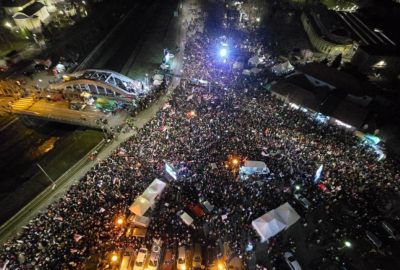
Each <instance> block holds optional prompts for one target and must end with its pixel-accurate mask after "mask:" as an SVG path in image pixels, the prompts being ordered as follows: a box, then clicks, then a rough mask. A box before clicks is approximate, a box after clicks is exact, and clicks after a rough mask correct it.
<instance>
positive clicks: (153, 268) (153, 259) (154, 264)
mask: <svg viewBox="0 0 400 270" xmlns="http://www.w3.org/2000/svg"><path fill="white" fill-rule="evenodd" d="M161 248H162V241H161V238H160V239H153V246H152V247H151V254H150V260H149V266H148V269H149V270H157V269H158V267H159V264H160V259H161Z"/></svg>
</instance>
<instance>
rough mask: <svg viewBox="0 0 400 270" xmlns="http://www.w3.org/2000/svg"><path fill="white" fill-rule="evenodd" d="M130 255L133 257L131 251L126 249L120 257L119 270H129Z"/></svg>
mask: <svg viewBox="0 0 400 270" xmlns="http://www.w3.org/2000/svg"><path fill="white" fill-rule="evenodd" d="M132 255H133V253H132V250H130V249H126V250H125V251H124V254H123V255H122V261H121V265H120V267H119V270H130V269H131V267H130V264H131V261H132V257H133V256H132Z"/></svg>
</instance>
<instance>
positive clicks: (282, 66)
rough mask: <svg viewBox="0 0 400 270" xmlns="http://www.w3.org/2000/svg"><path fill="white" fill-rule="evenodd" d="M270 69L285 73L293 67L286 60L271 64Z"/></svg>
mask: <svg viewBox="0 0 400 270" xmlns="http://www.w3.org/2000/svg"><path fill="white" fill-rule="evenodd" d="M272 70H273V71H275V72H276V73H285V72H288V71H292V70H294V67H293V66H292V65H291V64H290V62H289V61H286V62H285V63H281V64H278V65H275V66H273V67H272Z"/></svg>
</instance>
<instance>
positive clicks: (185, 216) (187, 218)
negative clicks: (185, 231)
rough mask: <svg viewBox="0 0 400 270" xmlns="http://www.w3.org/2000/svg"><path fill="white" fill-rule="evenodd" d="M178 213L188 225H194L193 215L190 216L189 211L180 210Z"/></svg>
mask: <svg viewBox="0 0 400 270" xmlns="http://www.w3.org/2000/svg"><path fill="white" fill-rule="evenodd" d="M176 214H177V215H178V217H180V218H181V219H182V221H183V222H185V224H186V225H188V226H190V225H192V223H193V221H194V220H193V218H192V217H191V216H189V214H188V213H186V212H185V211H183V210H180V211H178V213H176Z"/></svg>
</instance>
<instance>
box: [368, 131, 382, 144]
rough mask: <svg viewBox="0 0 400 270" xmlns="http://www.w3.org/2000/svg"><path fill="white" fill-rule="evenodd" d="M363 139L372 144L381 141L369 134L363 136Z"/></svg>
mask: <svg viewBox="0 0 400 270" xmlns="http://www.w3.org/2000/svg"><path fill="white" fill-rule="evenodd" d="M364 138H365V139H367V140H368V141H370V142H372V143H374V144H378V143H379V142H380V141H381V140H380V139H379V138H378V137H376V136H374V135H372V134H369V133H367V134H365V136H364Z"/></svg>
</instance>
